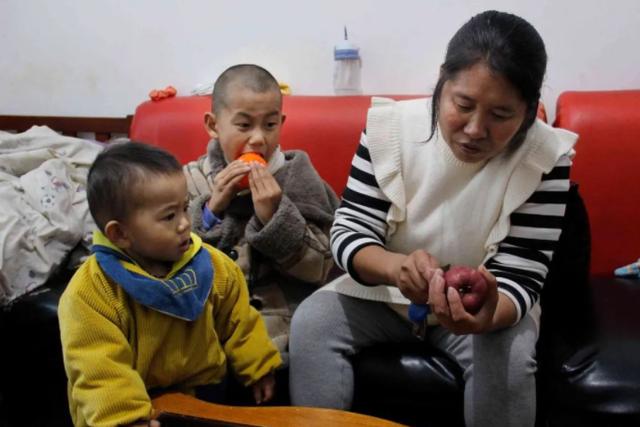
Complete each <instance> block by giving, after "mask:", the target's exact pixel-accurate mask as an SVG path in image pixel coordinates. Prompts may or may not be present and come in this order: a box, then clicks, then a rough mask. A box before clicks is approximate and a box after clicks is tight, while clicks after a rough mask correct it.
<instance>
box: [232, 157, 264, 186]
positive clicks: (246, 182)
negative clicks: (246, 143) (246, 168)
mask: <svg viewBox="0 0 640 427" xmlns="http://www.w3.org/2000/svg"><path fill="white" fill-rule="evenodd" d="M238 160H242V161H243V162H245V163H251V162H258V163H261V164H262V166H266V165H267V161H266V160H265V159H264V157H262V155H261V154H258V153H253V152H249V153H244V154H242V155H241V156H240V157H238ZM247 188H249V174H246V175H245V176H243V177H242V179H241V180H240V182H239V183H238V190H246V189H247Z"/></svg>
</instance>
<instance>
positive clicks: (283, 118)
mask: <svg viewBox="0 0 640 427" xmlns="http://www.w3.org/2000/svg"><path fill="white" fill-rule="evenodd" d="M285 120H287V115H286V114H283V115H282V118H281V119H280V126H282V125H283V124H284V121H285Z"/></svg>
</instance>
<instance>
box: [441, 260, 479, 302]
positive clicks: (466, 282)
mask: <svg viewBox="0 0 640 427" xmlns="http://www.w3.org/2000/svg"><path fill="white" fill-rule="evenodd" d="M444 280H445V282H446V285H447V287H449V286H451V287H452V288H454V289H455V290H457V291H458V292H459V293H460V299H461V300H462V305H463V306H464V309H465V310H467V312H468V313H471V314H476V313H477V312H478V311H480V308H481V307H482V304H483V303H484V300H485V298H486V296H487V281H486V280H485V279H484V277H483V276H482V274H481V273H480V272H479V271H478V270H476V269H475V268H471V267H466V266H463V265H458V266H454V267H451V268H450V269H449V270H447V271H446V272H445V273H444Z"/></svg>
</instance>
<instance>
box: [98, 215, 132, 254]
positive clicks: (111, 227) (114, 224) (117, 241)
mask: <svg viewBox="0 0 640 427" xmlns="http://www.w3.org/2000/svg"><path fill="white" fill-rule="evenodd" d="M104 235H105V236H107V239H109V241H110V242H111V243H113V244H114V245H116V246H117V247H118V248H120V249H128V248H129V246H131V241H130V240H129V236H128V234H127V230H126V229H125V227H124V226H123V225H122V224H121V223H119V222H118V221H116V220H111V221H109V222H108V223H107V225H105V226H104Z"/></svg>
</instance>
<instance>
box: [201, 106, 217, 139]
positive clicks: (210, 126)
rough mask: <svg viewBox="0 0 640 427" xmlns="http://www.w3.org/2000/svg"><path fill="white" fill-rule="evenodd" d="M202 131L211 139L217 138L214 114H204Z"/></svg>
mask: <svg viewBox="0 0 640 427" xmlns="http://www.w3.org/2000/svg"><path fill="white" fill-rule="evenodd" d="M204 129H205V130H206V131H207V133H208V134H209V136H210V137H211V138H212V139H217V138H218V131H217V130H216V115H215V114H214V113H210V112H206V113H204Z"/></svg>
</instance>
